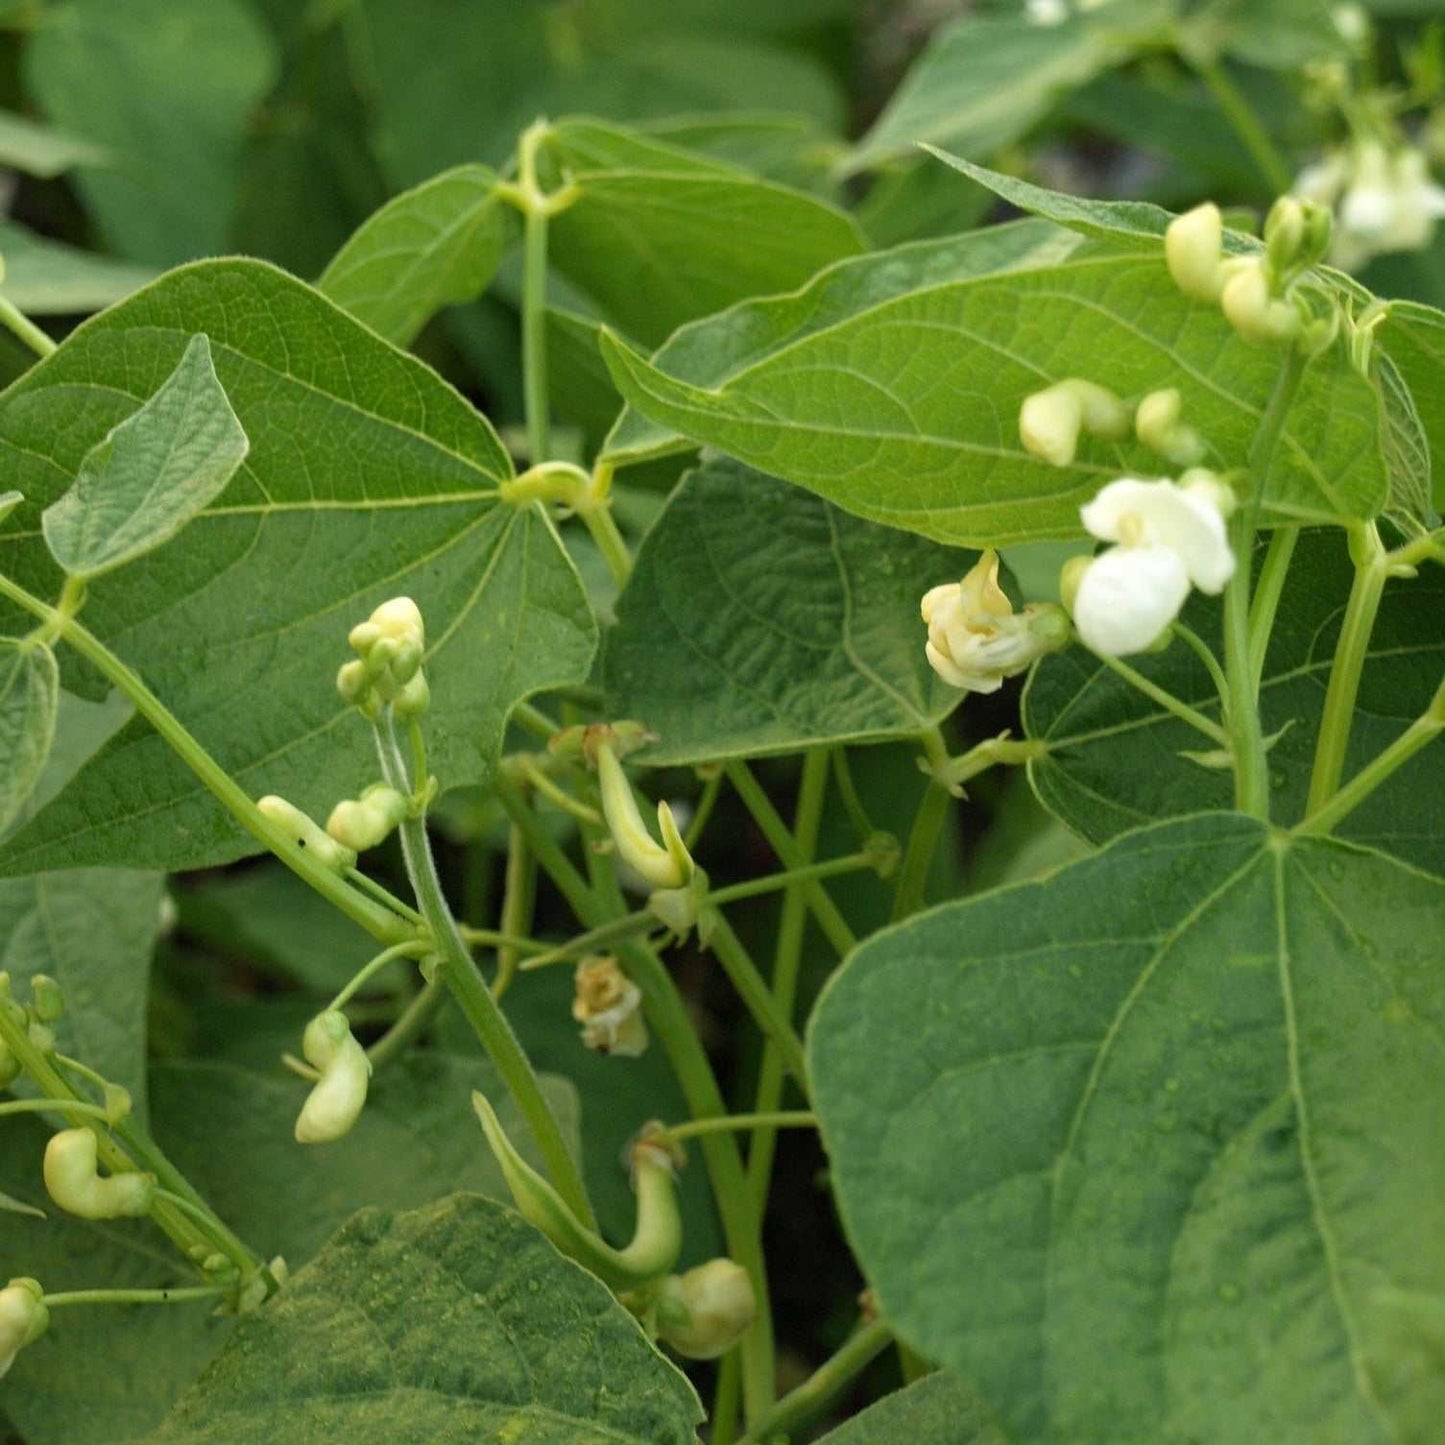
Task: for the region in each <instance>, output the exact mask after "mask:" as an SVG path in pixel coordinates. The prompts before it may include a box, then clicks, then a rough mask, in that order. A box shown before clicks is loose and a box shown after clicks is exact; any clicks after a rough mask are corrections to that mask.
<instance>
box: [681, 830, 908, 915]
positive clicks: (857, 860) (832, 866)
mask: <svg viewBox="0 0 1445 1445" xmlns="http://www.w3.org/2000/svg"><path fill="white" fill-rule="evenodd" d="M875 836H876V835H875ZM890 845H891V846H893V847H896V846H897V845H896V844H893V843H892V840H890ZM808 851H810V850H806V849H805V850H804V852H803V856H804V857H806V856H807V853H808ZM878 857H879V855H878V854H877V852H868V851H864V852H862V853H848V854H846V855H845V856H844V857H842V858H825V859H824V860H823V861H822V862H821V863H805V864H804V865H803V866H802V867H801V868H789V869H787V870H785V871H784V872H782V873H769V874H767V875H766V876H765V877H762V878H749V879H747V880H746V881H745V882H743V883H729V884H728V886H727V887H726V888H719V889H716V890H715V891H714V892H711V893H709V894H708V902H709V903H715V904H718V905H719V906H722V905H724V904H728V903H741V902H742V901H743V899H745V898H760V897H762V896H763V895H765V894H768V893H777V892H780V891H781V890H782V889H784V888H787V889H789V890H792V889H794V888H795V887H797V886H798V885H800V884H805V883H811V882H814V881H816V880H818V879H821V878H837V877H839V876H841V875H842V874H844V873H859V872H862V871H863V870H865V869H872V870H874V871H876V870H877V868H878V866H879V865H878ZM799 891H800V892H801V889H799ZM806 904H807V900H806V898H805V899H804V900H803V908H804V914H805V915H806V912H807V907H806Z"/></svg>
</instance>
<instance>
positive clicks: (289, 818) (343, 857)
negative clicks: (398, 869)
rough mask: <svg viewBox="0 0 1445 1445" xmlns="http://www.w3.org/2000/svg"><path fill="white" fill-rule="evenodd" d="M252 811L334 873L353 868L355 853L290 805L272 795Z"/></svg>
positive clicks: (298, 809) (262, 799) (261, 801)
mask: <svg viewBox="0 0 1445 1445" xmlns="http://www.w3.org/2000/svg"><path fill="white" fill-rule="evenodd" d="M256 811H257V812H258V813H260V814H261V816H262V817H263V818H265V819H266V820H267V821H268V822H270V823H273V824H275V826H276V827H277V828H278V829H279V830H280V831H281V832H282V833H283V834H284V835H285V837H286V838H287V839H288V840H289V841H290V842H292V843H294V844H295V845H296V846H297V847H298V848H304V849H305V850H306V851H307V852H308V853H310V854H312V855H313V856H314V857H316V858H317V859H319V860H320V862H321V863H322V864H323V865H324V866H325V867H327V868H330V869H332V870H333V871H334V872H336V873H345V872H346V870H347V869H348V868H354V867H355V866H356V854H355V852H354V851H353V850H352V849H350V848H346V847H344V846H343V845H342V844H340V843H338V842H337V841H336V839H335V838H333V837H331V835H330V834H328V833H327V832H326V830H325V829H324V828H321V827H318V826H317V824H316V823H315V822H314V821H313V820H312V819H311V818H308V817H307V816H306V814H305V813H303V812H302V811H301V809H300V808H298V807H296V806H295V804H294V803H288V802H287V801H286V799H285V798H278V797H277V796H276V795H275V794H274V793H271V794H268V795H267V796H266V797H264V798H258V799H257V800H256Z"/></svg>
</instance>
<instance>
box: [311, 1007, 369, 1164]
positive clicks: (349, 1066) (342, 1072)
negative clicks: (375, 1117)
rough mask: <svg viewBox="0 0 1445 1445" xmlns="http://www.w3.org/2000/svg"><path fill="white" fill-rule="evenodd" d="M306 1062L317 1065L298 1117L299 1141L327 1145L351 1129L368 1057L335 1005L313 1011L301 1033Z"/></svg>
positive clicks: (359, 1104) (358, 1108) (361, 1095)
mask: <svg viewBox="0 0 1445 1445" xmlns="http://www.w3.org/2000/svg"><path fill="white" fill-rule="evenodd" d="M301 1052H302V1054H303V1055H304V1056H305V1059H306V1062H307V1063H308V1064H310V1065H311V1066H312V1067H313V1068H315V1069H319V1070H320V1072H321V1077H320V1078H319V1079H318V1080H317V1081H316V1084H315V1086H314V1087H313V1088H312V1090H311V1092H310V1093H309V1094H308V1095H307V1096H306V1102H305V1103H304V1104H303V1105H302V1106H301V1113H300V1114H299V1115H298V1116H297V1119H296V1142H297V1143H298V1144H329V1143H331V1142H332V1141H333V1140H335V1139H340V1138H342V1137H343V1136H344V1135H346V1134H348V1133H350V1131H351V1128H352V1125H354V1124H355V1123H356V1121H357V1119H359V1118H360V1117H361V1111H362V1109H363V1108H364V1107H365V1104H366V1089H367V1084H368V1081H369V1080H370V1078H371V1060H370V1059H368V1058H367V1057H366V1050H365V1049H363V1048H362V1047H361V1045H360V1044H359V1043H357V1042H356V1040H355V1038H354V1037H353V1036H352V1033H351V1025H350V1024H349V1023H347V1021H346V1015H345V1014H344V1013H342V1012H341V1011H340V1010H339V1009H328V1010H327V1011H326V1012H325V1013H321V1014H317V1015H316V1017H315V1018H314V1019H312V1020H311V1022H310V1023H309V1024H307V1025H306V1032H305V1033H304V1034H302V1036H301Z"/></svg>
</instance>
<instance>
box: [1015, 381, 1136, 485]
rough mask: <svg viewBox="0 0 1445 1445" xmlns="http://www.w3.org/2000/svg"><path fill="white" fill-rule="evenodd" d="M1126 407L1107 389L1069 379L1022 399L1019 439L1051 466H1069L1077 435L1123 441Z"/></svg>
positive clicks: (1090, 382)
mask: <svg viewBox="0 0 1445 1445" xmlns="http://www.w3.org/2000/svg"><path fill="white" fill-rule="evenodd" d="M1129 421H1130V417H1129V408H1128V407H1126V406H1125V405H1124V403H1123V402H1122V401H1120V400H1119V398H1118V397H1117V396H1115V395H1114V393H1113V392H1111V391H1109V390H1108V389H1107V388H1106V387H1102V386H1098V385H1096V384H1095V383H1094V382H1092V381H1084V380H1083V379H1082V378H1080V377H1069V378H1067V379H1066V380H1064V381H1060V382H1056V383H1055V384H1054V385H1053V386H1050V387H1046V388H1045V389H1044V390H1043V391H1036V392H1034V393H1033V394H1032V395H1031V396H1027V397H1025V398H1024V402H1023V405H1022V406H1021V407H1020V408H1019V440H1020V441H1022V442H1023V444H1024V449H1025V450H1026V451H1027V452H1029V453H1030V454H1031V455H1033V456H1036V457H1039V458H1040V459H1041V460H1043V461H1046V462H1048V463H1049V464H1050V465H1051V466H1055V467H1067V466H1070V465H1072V463H1073V460H1074V457H1075V455H1076V453H1077V451H1078V445H1079V433H1080V432H1081V431H1087V432H1088V433H1089V434H1090V435H1091V436H1097V437H1102V438H1104V439H1105V440H1111V441H1122V440H1123V438H1124V437H1126V436H1128V434H1129Z"/></svg>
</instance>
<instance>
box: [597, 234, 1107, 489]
mask: <svg viewBox="0 0 1445 1445" xmlns="http://www.w3.org/2000/svg"><path fill="white" fill-rule="evenodd" d="M1077 245H1078V242H1077V240H1076V239H1075V238H1074V237H1073V236H1071V235H1069V234H1068V233H1067V232H1063V231H1060V230H1059V228H1058V227H1056V226H1051V225H1049V224H1047V223H1046V222H1042V221H1018V222H1013V223H1010V224H1007V225H1002V226H991V227H989V228H988V229H987V230H982V231H969V232H966V233H965V234H964V235H961V236H945V237H944V238H943V239H941V240H937V241H919V242H915V243H913V244H909V245H903V246H896V247H894V248H892V249H891V250H887V251H878V252H873V253H870V254H868V255H866V256H853V257H849V258H848V259H847V260H846V261H839V262H837V263H836V264H834V265H832V266H829V267H828V268H827V269H826V270H824V271H822V272H820V273H819V275H818V276H816V277H815V278H814V279H813V280H811V281H809V282H808V283H807V285H805V286H803V287H802V288H801V289H800V290H798V291H796V292H794V293H793V294H791V295H787V296H774V297H767V298H765V299H763V300H756V301H743V302H740V303H739V304H738V305H736V306H734V307H732V308H730V309H729V310H727V311H723V312H721V313H719V314H718V315H716V316H706V317H703V318H702V319H700V320H698V321H693V322H691V323H689V324H688V325H686V326H683V327H681V328H680V329H679V330H678V331H677V332H675V333H674V334H673V335H672V336H670V337H669V338H668V339H667V341H666V342H665V343H664V344H663V346H662V347H661V349H660V350H659V351H658V352H657V354H656V355H655V356H654V357H653V359H652V360H653V364H654V365H655V366H657V367H659V368H660V369H661V370H663V371H665V372H666V373H667V374H668V375H669V376H675V377H678V378H679V379H681V380H683V381H687V382H691V383H693V384H694V385H696V386H706V387H718V386H721V385H723V384H725V383H726V382H727V381H728V380H729V379H730V378H731V377H733V376H736V375H737V374H738V373H739V372H742V371H745V370H747V369H748V368H749V367H750V366H754V365H756V364H757V363H759V362H761V361H764V360H766V359H767V358H768V357H770V356H773V355H775V354H776V353H778V352H780V351H783V350H786V349H787V348H788V347H789V346H791V345H792V344H793V343H795V342H798V341H801V340H803V339H804V338H805V337H810V336H816V335H817V334H818V333H819V332H822V331H826V330H828V329H829V328H830V327H832V326H834V325H836V324H838V323H839V322H843V321H846V320H847V319H848V318H849V317H851V316H854V315H856V314H857V313H858V312H860V311H862V310H865V309H867V308H868V307H871V306H877V305H880V304H882V303H883V302H885V301H891V300H893V299H894V298H895V297H898V296H903V295H906V294H907V293H908V292H910V291H916V290H919V289H920V288H922V287H926V286H937V285H940V284H943V283H945V282H949V281H960V280H967V279H969V278H970V277H974V276H983V275H988V274H990V273H994V272H999V271H1010V270H1013V269H1015V268H1021V267H1025V266H1046V265H1050V264H1053V263H1056V262H1058V261H1062V260H1063V259H1064V258H1065V257H1066V256H1067V255H1068V254H1069V253H1070V252H1071V251H1072V250H1074V249H1075V248H1076V246H1077ZM688 445H689V443H688V442H687V440H686V438H685V437H683V436H680V435H679V434H678V433H677V432H674V431H672V430H671V429H670V428H669V427H667V426H664V425H662V424H660V423H659V422H656V421H653V420H652V419H651V418H649V417H647V416H646V415H644V414H643V413H642V412H640V411H638V410H636V409H634V408H633V407H630V406H629V407H627V408H626V409H625V410H624V411H623V413H622V415H621V416H620V417H619V418H618V419H617V424H616V425H615V426H614V427H613V429H612V434H611V435H610V436H609V437H608V438H607V444H606V447H605V449H604V453H603V455H604V457H605V459H606V460H608V461H611V462H613V463H615V464H617V465H627V464H629V463H632V462H638V461H643V460H645V459H646V458H648V457H653V456H660V455H663V454H664V453H666V452H668V451H675V450H679V449H684V448H686V447H687V446H688Z"/></svg>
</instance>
